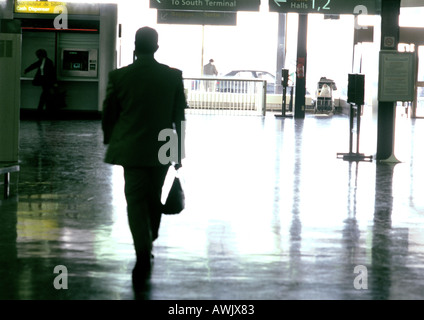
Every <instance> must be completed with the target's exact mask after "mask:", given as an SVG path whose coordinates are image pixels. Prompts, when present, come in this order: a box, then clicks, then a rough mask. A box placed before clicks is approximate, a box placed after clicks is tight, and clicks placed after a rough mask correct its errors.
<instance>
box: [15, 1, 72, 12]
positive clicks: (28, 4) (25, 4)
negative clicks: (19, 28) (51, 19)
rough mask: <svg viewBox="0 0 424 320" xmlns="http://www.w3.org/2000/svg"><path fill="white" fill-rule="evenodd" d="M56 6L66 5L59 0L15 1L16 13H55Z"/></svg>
mask: <svg viewBox="0 0 424 320" xmlns="http://www.w3.org/2000/svg"><path fill="white" fill-rule="evenodd" d="M58 6H66V3H65V2H59V1H25V0H16V1H15V12H16V13H50V14H53V13H55V8H56V7H58Z"/></svg>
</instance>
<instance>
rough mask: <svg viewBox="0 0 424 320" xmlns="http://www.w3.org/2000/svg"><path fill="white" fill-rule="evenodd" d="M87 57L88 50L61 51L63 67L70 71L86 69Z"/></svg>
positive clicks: (87, 65)
mask: <svg viewBox="0 0 424 320" xmlns="http://www.w3.org/2000/svg"><path fill="white" fill-rule="evenodd" d="M88 67H89V59H88V51H71V50H65V51H64V52H63V69H64V70H70V71H88Z"/></svg>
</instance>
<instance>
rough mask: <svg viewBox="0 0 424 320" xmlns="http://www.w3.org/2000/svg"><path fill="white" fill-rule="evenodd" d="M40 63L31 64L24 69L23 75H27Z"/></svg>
mask: <svg viewBox="0 0 424 320" xmlns="http://www.w3.org/2000/svg"><path fill="white" fill-rule="evenodd" d="M40 64H41V62H40V61H36V62H34V63H33V64H31V65H30V66H29V67H28V68H26V69H25V71H24V73H28V72H30V71H32V70H34V69H37V68H38V67H39V66H40Z"/></svg>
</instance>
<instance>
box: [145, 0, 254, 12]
mask: <svg viewBox="0 0 424 320" xmlns="http://www.w3.org/2000/svg"><path fill="white" fill-rule="evenodd" d="M260 4H261V1H260V0H150V8H155V9H162V10H185V11H190V10H194V11H231V12H235V11H259V6H260Z"/></svg>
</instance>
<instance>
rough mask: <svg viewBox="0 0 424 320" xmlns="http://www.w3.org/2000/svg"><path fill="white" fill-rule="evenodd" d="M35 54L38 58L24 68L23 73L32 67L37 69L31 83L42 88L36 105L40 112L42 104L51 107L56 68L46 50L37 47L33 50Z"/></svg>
mask: <svg viewBox="0 0 424 320" xmlns="http://www.w3.org/2000/svg"><path fill="white" fill-rule="evenodd" d="M35 55H36V56H37V58H38V60H37V61H36V62H34V63H33V64H31V65H30V66H29V67H28V68H26V69H25V71H24V73H25V74H26V73H28V72H30V71H32V70H34V69H37V72H36V73H35V77H34V80H33V84H34V85H35V86H41V88H42V92H41V95H40V100H39V102H38V107H37V110H38V112H42V111H43V109H44V106H46V109H47V110H48V109H49V108H51V107H52V102H53V92H52V90H53V87H54V85H55V84H56V69H55V67H54V63H53V61H52V60H51V59H49V57H48V56H47V51H46V50H44V49H38V50H37V51H36V52H35Z"/></svg>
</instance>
